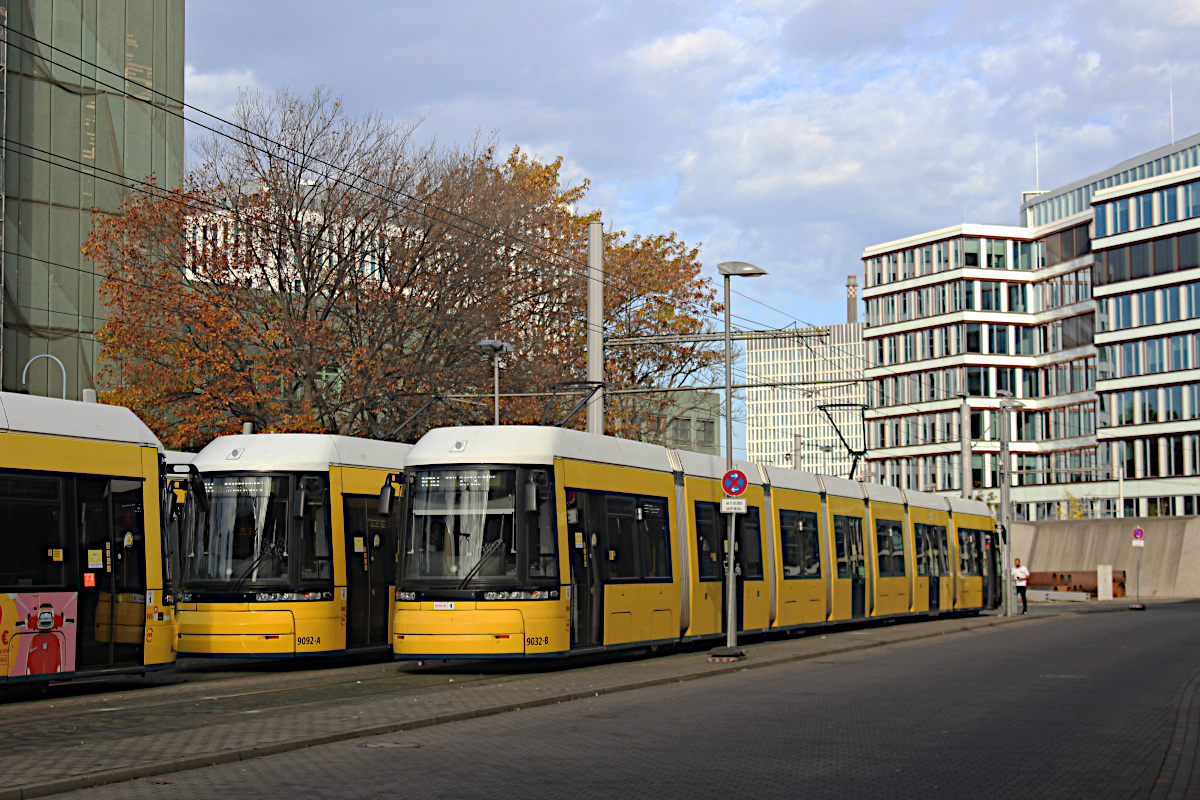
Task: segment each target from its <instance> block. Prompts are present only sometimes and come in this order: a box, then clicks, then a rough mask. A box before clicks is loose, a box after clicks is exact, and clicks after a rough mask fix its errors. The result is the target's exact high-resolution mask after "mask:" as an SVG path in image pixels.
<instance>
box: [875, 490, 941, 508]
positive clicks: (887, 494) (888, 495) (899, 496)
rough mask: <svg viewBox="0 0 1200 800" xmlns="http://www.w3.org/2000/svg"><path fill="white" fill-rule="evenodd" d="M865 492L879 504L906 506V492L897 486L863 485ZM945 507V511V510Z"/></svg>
mask: <svg viewBox="0 0 1200 800" xmlns="http://www.w3.org/2000/svg"><path fill="white" fill-rule="evenodd" d="M862 487H863V490H864V491H865V492H866V493H867V497H868V498H870V499H871V500H874V501H876V502H879V503H893V504H895V505H898V506H902V505H904V504H905V502H904V492H902V491H900V490H899V489H898V488H896V487H895V486H888V485H886V484H882V483H863V484H862ZM944 508H945V507H944V506H943V510H944Z"/></svg>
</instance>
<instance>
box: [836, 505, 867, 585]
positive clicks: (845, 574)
mask: <svg viewBox="0 0 1200 800" xmlns="http://www.w3.org/2000/svg"><path fill="white" fill-rule="evenodd" d="M833 538H834V542H835V545H836V552H837V576H838V577H839V578H849V577H852V575H851V571H852V570H857V571H858V572H859V576H860V577H861V575H862V570H863V564H862V553H860V552H855V545H857V547H862V518H861V517H843V516H840V515H834V518H833ZM851 560H853V561H854V562H855V563H854V566H853V567H851V565H850V561H851Z"/></svg>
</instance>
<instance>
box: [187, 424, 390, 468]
mask: <svg viewBox="0 0 1200 800" xmlns="http://www.w3.org/2000/svg"><path fill="white" fill-rule="evenodd" d="M411 449H412V445H410V444H401V443H399V442H381V441H378V440H375V439H360V438H357V437H355V436H334V435H331V434H326V433H252V434H237V435H235V436H218V437H217V438H216V439H213V440H212V441H211V442H209V443H208V444H207V445H205V446H204V449H203V450H201V451H200V452H199V453H197V454H196V457H195V458H194V459H192V462H191V463H193V464H195V465H196V469H198V470H200V471H201V472H276V471H278V472H325V471H327V470H328V469H329V467H330V466H331V465H339V466H348V467H373V468H376V469H386V470H394V471H397V472H398V471H400V470H401V469H403V467H404V457H405V456H406V455H408V452H409V451H410V450H411Z"/></svg>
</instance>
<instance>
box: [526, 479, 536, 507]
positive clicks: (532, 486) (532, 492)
mask: <svg viewBox="0 0 1200 800" xmlns="http://www.w3.org/2000/svg"><path fill="white" fill-rule="evenodd" d="M537 506H538V487H537V484H536V483H534V482H533V481H530V482H529V483H527V484H525V510H526V511H527V512H536V511H537Z"/></svg>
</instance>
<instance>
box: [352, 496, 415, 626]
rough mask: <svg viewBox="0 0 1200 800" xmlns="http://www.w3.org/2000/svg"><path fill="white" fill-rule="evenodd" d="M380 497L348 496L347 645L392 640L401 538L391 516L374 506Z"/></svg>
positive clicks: (396, 517)
mask: <svg viewBox="0 0 1200 800" xmlns="http://www.w3.org/2000/svg"><path fill="white" fill-rule="evenodd" d="M373 505H375V506H377V505H378V500H377V499H376V498H366V497H353V498H351V497H348V498H346V500H345V504H344V508H345V511H346V516H345V532H346V535H345V544H346V604H347V606H348V607H347V609H346V626H347V630H346V646H347V647H364V646H367V645H385V644H387V643H388V638H387V637H388V589H389V588H390V587H391V585H392V583H393V582H394V580H395V572H396V559H395V553H396V548H397V546H398V545H397V541H398V539H399V537H398V535H397V530H396V527H395V526H394V525H389V524H388V523H389V521H391V520H399V519H401V518H402V517H403V515H402V514H395V513H393V514H391V515H390V516H387V517H381V516H379V515H378V514H376V513H375V508H373V507H372V506H373Z"/></svg>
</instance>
